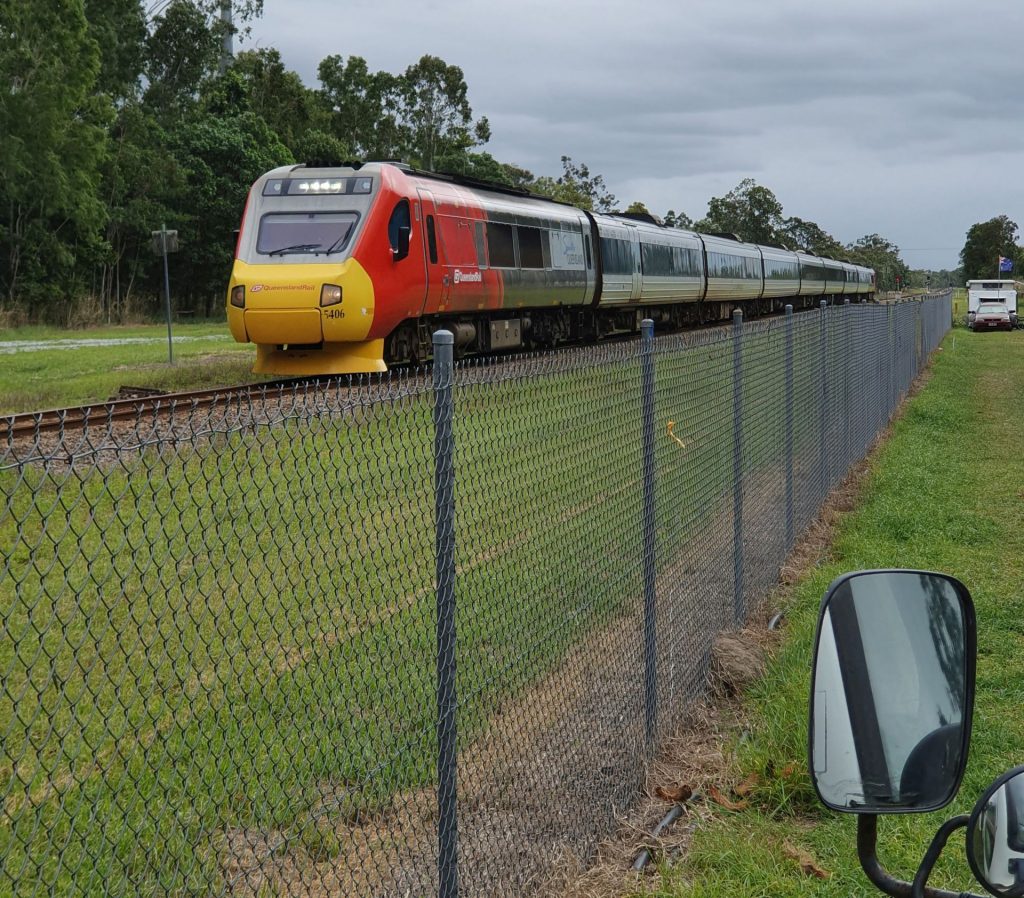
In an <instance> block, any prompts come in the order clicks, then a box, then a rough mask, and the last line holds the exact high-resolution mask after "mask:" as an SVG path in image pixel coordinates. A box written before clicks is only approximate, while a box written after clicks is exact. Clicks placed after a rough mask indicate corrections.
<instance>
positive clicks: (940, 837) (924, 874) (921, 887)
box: [911, 814, 980, 898]
mask: <svg viewBox="0 0 1024 898" xmlns="http://www.w3.org/2000/svg"><path fill="white" fill-rule="evenodd" d="M970 819H971V817H970V815H969V814H960V815H959V816H957V817H950V819H949V820H947V821H946V822H945V823H943V824H942V826H940V827H939V829H938V832H936V833H935V837H934V838H933V839H932V844H931V845H929V846H928V850H927V851H926V852H925V855H924V859H923V860H922V861H921V867H920V869H919V870H918V871H917V876H915V877H914V886H913V889H912V890H911V898H926V896H927V895H931V894H932V893H933V892H937V891H940V890H937V889H929V888H927V882H928V877H929V876H931V872H932V869H933V868H934V867H935V862H936V861H937V860H938V859H939V855H940V854H942V849H943V848H945V847H946V842H947V840H948V839H949V837H950V836H951V835H952V834H953V833H954V832H956V831H957V830H958V829H963V828H964V827H965V826H967V823H968V822H969V821H970ZM947 894H954V893H947ZM959 895H960V898H975V896H971V893H970V892H961V893H959ZM979 898H980V896H979Z"/></svg>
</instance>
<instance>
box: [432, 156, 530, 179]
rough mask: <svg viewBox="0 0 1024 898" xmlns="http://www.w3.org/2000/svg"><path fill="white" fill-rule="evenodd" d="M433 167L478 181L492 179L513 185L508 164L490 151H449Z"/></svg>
mask: <svg viewBox="0 0 1024 898" xmlns="http://www.w3.org/2000/svg"><path fill="white" fill-rule="evenodd" d="M434 168H435V170H436V171H439V172H449V173H451V174H453V175H464V176H466V177H468V178H476V179H477V180H478V181H492V182H493V183H495V184H503V185H505V186H506V187H514V186H515V184H514V182H513V179H512V175H511V172H510V170H509V166H507V165H503V164H502V163H500V162H499V161H498V160H497V159H495V158H494V157H493V156H492V155H491V154H490V153H469V152H465V151H450V152H447V153H445V154H444V155H442V156H440V157H439V158H438V159H437V160H436V162H435V164H434Z"/></svg>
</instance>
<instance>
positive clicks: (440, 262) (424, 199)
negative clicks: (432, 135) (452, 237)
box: [419, 187, 452, 315]
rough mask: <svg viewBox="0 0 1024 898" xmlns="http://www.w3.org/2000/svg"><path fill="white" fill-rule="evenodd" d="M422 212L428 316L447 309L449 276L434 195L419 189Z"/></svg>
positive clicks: (449, 290)
mask: <svg viewBox="0 0 1024 898" xmlns="http://www.w3.org/2000/svg"><path fill="white" fill-rule="evenodd" d="M419 194H420V206H421V207H422V211H423V228H422V230H423V256H424V258H425V259H426V260H427V291H426V294H425V296H424V300H423V314H425V315H429V314H432V313H434V312H439V311H442V310H444V309H445V308H447V306H448V300H449V297H450V295H451V289H452V284H451V275H450V274H449V273H448V270H447V268H446V267H445V261H446V260H445V256H444V242H443V241H442V240H441V232H440V228H439V227H438V223H437V207H436V204H435V203H434V195H433V194H432V193H431V192H430V191H429V190H425V189H424V188H422V187H420V188H419Z"/></svg>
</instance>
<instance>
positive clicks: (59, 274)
mask: <svg viewBox="0 0 1024 898" xmlns="http://www.w3.org/2000/svg"><path fill="white" fill-rule="evenodd" d="M100 62H101V61H100V51H99V47H98V46H97V44H96V41H95V40H94V39H93V38H92V37H90V35H89V33H88V23H87V22H86V19H85V10H84V6H83V3H82V0H37V2H32V3H23V2H22V3H3V4H0V135H3V137H2V139H0V258H2V259H3V261H2V262H0V293H2V294H3V295H5V296H6V297H7V299H8V300H10V301H14V300H16V299H18V298H19V296H20V294H22V293H23V292H24V293H25V294H31V295H32V296H34V297H36V298H38V299H40V300H45V301H52V300H53V299H54V297H55V294H59V293H60V292H64V293H66V292H68V291H69V290H70V289H71V287H72V281H73V278H74V277H75V276H76V275H75V271H76V262H77V261H80V260H81V261H87V260H88V259H89V257H90V256H92V257H95V256H96V255H97V254H98V253H99V252H100V251H101V249H102V247H101V242H100V238H99V234H100V230H101V228H102V226H103V221H104V217H105V210H104V208H103V204H102V203H101V202H100V200H99V198H98V196H97V185H98V182H99V178H100V166H101V165H102V163H103V159H104V155H105V153H106V134H105V127H106V125H107V123H108V122H109V120H110V117H111V113H112V110H111V108H110V104H109V100H108V99H107V98H105V97H103V96H97V95H95V86H96V81H97V78H98V76H99V73H100ZM23 286H24V291H23V290H22V287H23Z"/></svg>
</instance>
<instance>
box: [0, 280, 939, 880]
mask: <svg viewBox="0 0 1024 898" xmlns="http://www.w3.org/2000/svg"><path fill="white" fill-rule="evenodd" d="M950 317H951V308H950V297H949V296H948V295H946V296H943V297H941V298H939V299H931V300H928V301H924V302H912V303H903V304H898V305H858V306H846V307H830V308H827V309H824V310H822V311H820V312H819V311H815V312H811V313H806V314H801V315H798V316H791V315H790V316H787V317H784V318H783V317H778V318H772V319H762V320H758V321H755V322H753V323H750V324H746V323H742V322H739V321H737V322H736V323H735V324H734V326H733V327H732V328H718V329H713V330H706V331H701V332H695V333H686V334H683V335H678V336H671V337H665V338H659V339H657V340H654V339H652V338H650V337H649V336H648V337H645V339H644V340H642V341H638V342H630V343H618V344H613V345H609V346H602V347H599V348H588V349H582V350H573V351H567V352H561V353H557V354H551V355H545V356H539V357H518V358H512V359H501V360H497V361H492V362H487V363H465V364H462V363H460V364H458V365H456V366H454V367H453V366H451V365H448V364H445V363H444V360H443V353H442V354H441V355H440V356H439V361H438V363H437V364H436V365H435V366H434V369H433V372H432V373H431V372H399V373H395V374H391V375H388V376H385V377H383V378H380V379H378V378H369V379H359V378H353V379H350V380H345V381H343V382H340V383H338V382H335V383H332V384H330V385H324V384H319V385H309V384H307V385H302V386H293V387H290V388H286V389H280V388H274V389H273V390H271V389H265V390H262V391H259V390H254V391H252V392H251V393H250V394H249V395H248V396H246V397H245V398H243V399H239V398H238V397H237V396H234V397H230V398H225V400H224V401H223V402H220V403H218V404H215V405H214V406H212V407H210V408H205V409H203V410H198V409H194V408H190V407H187V406H185V407H179V408H175V409H172V410H170V411H168V410H159V411H142V410H141V409H140V411H139V413H138V414H137V416H136V418H135V419H134V420H131V421H128V422H125V421H122V420H116V419H114V418H113V416H111V415H108V414H105V412H104V409H102V408H97V409H96V410H95V412H94V413H93V414H92V415H91V416H90V418H89V420H88V422H87V426H86V427H85V428H83V429H80V430H79V429H76V430H71V429H67V430H65V431H63V432H57V433H55V434H48V433H43V432H41V431H40V432H37V433H35V434H33V435H31V436H29V437H16V436H9V437H8V440H7V445H6V447H4V448H2V449H0V495H2V497H3V504H2V512H0V549H2V555H0V558H2V564H0V622H2V628H3V629H2V636H3V638H2V640H0V671H2V688H0V732H2V740H3V743H2V754H0V764H2V773H0V783H2V795H0V799H2V802H3V822H2V825H0V870H2V878H0V894H5V895H7V894H10V895H18V896H42V895H60V896H70V895H81V896H93V895H111V896H128V895H132V896H135V895H142V896H156V895H160V896H163V895H174V896H182V895H203V896H207V895H225V894H227V895H245V896H272V895H329V894H330V895H359V896H365V895H374V896H426V895H442V896H444V898H454V896H455V895H456V894H458V895H462V896H499V895H522V894H534V893H537V892H539V891H542V887H543V881H544V877H545V876H546V874H547V873H548V872H549V871H551V869H552V867H553V866H554V865H556V864H558V863H560V862H564V861H565V860H566V859H567V858H570V859H575V860H576V861H577V862H585V860H586V858H587V857H588V855H589V853H590V852H591V851H592V850H593V848H594V846H595V845H596V843H597V841H598V839H599V838H601V837H602V836H603V835H606V834H609V833H610V832H611V831H612V830H613V828H614V826H615V821H616V815H617V814H618V813H619V812H620V811H621V810H622V809H624V808H625V807H627V806H628V805H629V804H630V803H631V802H632V801H634V800H635V799H636V798H637V796H638V794H639V790H640V787H641V783H642V777H643V769H644V764H645V762H646V761H647V760H648V759H649V758H650V757H651V756H652V754H653V752H654V751H655V749H656V746H657V744H658V742H659V740H660V739H661V738H663V737H664V736H666V735H667V734H669V733H671V732H673V730H674V729H676V728H677V727H678V725H679V723H680V721H681V720H683V719H684V717H685V714H686V711H687V707H688V706H689V705H690V704H691V703H692V702H693V701H694V700H695V699H696V698H698V697H699V696H701V695H702V694H703V692H704V690H705V680H706V674H707V669H708V664H709V656H710V650H711V644H712V640H713V638H714V636H715V634H716V633H717V632H718V631H720V630H722V629H723V628H730V627H732V626H734V625H735V624H736V623H737V621H739V620H741V619H742V618H743V617H744V616H745V615H746V613H747V612H748V609H750V608H751V606H752V604H753V603H754V602H755V601H756V600H757V599H758V597H760V596H762V595H763V594H764V593H765V591H766V590H767V589H768V588H770V586H771V585H772V584H773V583H774V582H775V581H776V579H777V577H778V572H779V567H780V565H781V564H782V563H783V562H784V559H785V558H786V555H787V553H788V552H789V550H790V549H791V547H792V546H793V544H794V541H795V540H796V539H798V538H799V535H800V533H801V531H802V530H803V529H804V528H805V527H806V526H807V524H808V523H809V522H810V520H811V519H812V518H813V517H814V515H815V514H816V512H817V510H818V509H819V508H820V506H821V504H822V502H823V501H824V499H825V496H826V494H827V493H828V491H829V490H830V488H831V487H833V486H834V485H835V484H836V483H837V482H838V481H839V480H840V479H841V478H842V477H843V476H844V474H845V472H846V470H847V468H848V467H849V465H850V464H851V462H853V461H855V460H857V459H859V458H861V457H862V456H863V455H864V453H865V451H866V450H867V448H868V447H869V445H870V444H871V442H872V441H873V439H874V438H875V436H876V435H877V434H878V433H879V431H880V430H881V429H882V428H883V427H884V426H885V424H886V422H887V420H888V418H889V416H890V415H891V413H892V411H893V409H894V408H895V407H896V406H897V404H898V403H899V401H900V399H901V397H902V395H903V394H904V393H905V392H906V390H907V388H908V387H909V385H910V383H911V380H912V379H913V378H914V376H915V375H916V374H917V372H918V371H919V370H920V368H921V366H922V365H923V364H924V362H925V360H926V359H927V358H928V355H929V353H930V352H931V351H932V350H933V349H934V348H935V346H936V345H937V344H938V342H939V340H940V339H941V338H942V336H943V334H944V333H945V332H946V330H947V329H948V327H949V323H950ZM449 349H450V347H449ZM439 351H440V350H439ZM12 430H13V429H12Z"/></svg>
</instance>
